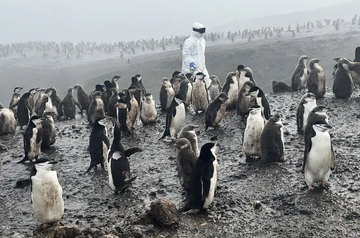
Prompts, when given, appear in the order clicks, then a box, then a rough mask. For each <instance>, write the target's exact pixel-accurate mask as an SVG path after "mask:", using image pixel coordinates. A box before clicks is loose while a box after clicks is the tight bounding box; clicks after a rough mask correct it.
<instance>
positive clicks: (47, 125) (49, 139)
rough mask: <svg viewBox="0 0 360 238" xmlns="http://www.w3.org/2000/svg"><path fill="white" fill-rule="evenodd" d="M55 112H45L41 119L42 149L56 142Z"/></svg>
mask: <svg viewBox="0 0 360 238" xmlns="http://www.w3.org/2000/svg"><path fill="white" fill-rule="evenodd" d="M54 115H55V113H54V112H52V111H51V112H48V111H46V112H44V114H43V116H42V120H41V126H42V134H43V135H42V143H41V149H47V148H49V147H50V146H51V145H53V144H54V143H55V140H56V139H55V124H54V119H53V116H54Z"/></svg>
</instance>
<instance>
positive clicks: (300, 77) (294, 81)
mask: <svg viewBox="0 0 360 238" xmlns="http://www.w3.org/2000/svg"><path fill="white" fill-rule="evenodd" d="M308 58H309V57H308V56H306V55H302V56H300V58H299V61H298V64H297V65H296V67H295V70H294V72H293V74H292V76H291V88H292V90H293V91H298V90H301V89H304V88H305V87H306V83H307V80H308V76H309V70H308V68H307V65H306V62H307V59H308Z"/></svg>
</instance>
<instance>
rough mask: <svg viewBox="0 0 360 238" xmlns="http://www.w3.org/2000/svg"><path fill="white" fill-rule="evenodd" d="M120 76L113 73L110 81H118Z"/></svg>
mask: <svg viewBox="0 0 360 238" xmlns="http://www.w3.org/2000/svg"><path fill="white" fill-rule="evenodd" d="M120 78H121V76H120V75H117V74H116V75H114V77H112V81H119V79H120Z"/></svg>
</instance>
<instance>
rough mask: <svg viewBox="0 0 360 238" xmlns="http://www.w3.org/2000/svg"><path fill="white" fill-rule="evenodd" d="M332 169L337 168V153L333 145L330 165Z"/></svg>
mask: <svg viewBox="0 0 360 238" xmlns="http://www.w3.org/2000/svg"><path fill="white" fill-rule="evenodd" d="M330 169H331V170H334V169H335V153H334V149H333V147H332V146H331V165H330Z"/></svg>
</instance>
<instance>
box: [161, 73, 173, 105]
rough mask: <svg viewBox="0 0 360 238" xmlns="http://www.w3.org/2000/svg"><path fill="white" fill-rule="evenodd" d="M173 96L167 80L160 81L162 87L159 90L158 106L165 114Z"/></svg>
mask: <svg viewBox="0 0 360 238" xmlns="http://www.w3.org/2000/svg"><path fill="white" fill-rule="evenodd" d="M174 96H175V91H174V89H173V87H172V85H171V83H170V81H169V79H168V78H166V77H165V78H163V79H162V85H161V88H160V105H161V111H162V112H166V111H168V110H169V108H170V106H171V102H172V100H173V98H174Z"/></svg>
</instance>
